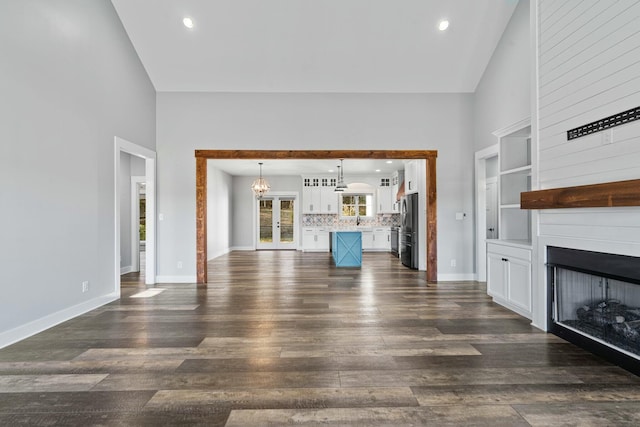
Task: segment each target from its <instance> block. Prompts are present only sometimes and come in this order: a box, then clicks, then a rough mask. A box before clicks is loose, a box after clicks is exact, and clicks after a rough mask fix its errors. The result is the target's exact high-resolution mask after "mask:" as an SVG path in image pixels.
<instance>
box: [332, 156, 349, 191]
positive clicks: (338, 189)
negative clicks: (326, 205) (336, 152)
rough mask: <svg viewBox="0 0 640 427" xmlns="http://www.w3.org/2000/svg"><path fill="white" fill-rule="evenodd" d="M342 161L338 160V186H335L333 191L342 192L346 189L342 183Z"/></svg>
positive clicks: (345, 185)
mask: <svg viewBox="0 0 640 427" xmlns="http://www.w3.org/2000/svg"><path fill="white" fill-rule="evenodd" d="M343 161H344V159H340V166H338V184H337V185H336V190H335V191H338V192H339V191H344V190H346V189H347V184H345V183H344V166H343V163H342V162H343Z"/></svg>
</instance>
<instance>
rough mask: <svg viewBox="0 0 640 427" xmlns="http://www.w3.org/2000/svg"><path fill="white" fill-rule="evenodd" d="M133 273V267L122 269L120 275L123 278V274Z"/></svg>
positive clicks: (128, 266)
mask: <svg viewBox="0 0 640 427" xmlns="http://www.w3.org/2000/svg"><path fill="white" fill-rule="evenodd" d="M132 272H133V266H131V265H127V266H124V267H120V275H121V276H122V275H123V274H127V273H132Z"/></svg>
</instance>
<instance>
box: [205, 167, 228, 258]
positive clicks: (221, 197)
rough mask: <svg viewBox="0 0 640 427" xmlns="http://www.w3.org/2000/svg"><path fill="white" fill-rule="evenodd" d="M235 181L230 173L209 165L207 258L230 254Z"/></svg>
mask: <svg viewBox="0 0 640 427" xmlns="http://www.w3.org/2000/svg"><path fill="white" fill-rule="evenodd" d="M232 182H233V179H232V177H231V175H229V174H228V173H225V172H222V171H221V170H220V169H218V168H216V167H214V166H212V165H211V164H208V165H207V258H208V259H212V258H215V257H218V256H220V255H223V254H225V253H227V252H229V249H230V248H231V230H232V224H233V220H232V217H233V210H232V203H233V200H234V198H235V196H234V192H233V187H232Z"/></svg>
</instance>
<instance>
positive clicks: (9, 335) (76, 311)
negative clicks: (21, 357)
mask: <svg viewBox="0 0 640 427" xmlns="http://www.w3.org/2000/svg"><path fill="white" fill-rule="evenodd" d="M118 298H120V296H119V295H118V294H117V293H115V292H114V293H111V294H108V295H103V296H101V297H97V298H93V299H90V300H89V301H85V302H81V303H80V304H76V305H74V306H71V307H69V308H65V309H62V310H60V311H56V312H55V313H52V314H49V315H47V316H44V317H41V318H39V319H36V320H34V321H31V322H29V323H26V324H24V325H21V326H18V327H17V328H13V329H10V330H8V331H6V332H2V333H0V348H3V347H6V346H8V345H11V344H13V343H16V342H18V341H21V340H23V339H25V338H28V337H30V336H32V335H35V334H37V333H39V332H42V331H44V330H45V329H49V328H51V327H53V326H55V325H58V324H60V323H62V322H66V321H67V320H69V319H73V318H74V317H77V316H80V315H81V314H84V313H86V312H88V311H91V310H95V309H96V308H98V307H102V306H103V305H105V304H108V303H110V302H112V301H115V300H117V299H118Z"/></svg>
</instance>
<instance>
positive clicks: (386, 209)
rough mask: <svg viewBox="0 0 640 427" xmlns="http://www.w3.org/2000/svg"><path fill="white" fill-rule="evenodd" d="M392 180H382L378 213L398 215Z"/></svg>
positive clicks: (379, 190)
mask: <svg viewBox="0 0 640 427" xmlns="http://www.w3.org/2000/svg"><path fill="white" fill-rule="evenodd" d="M391 181H392V178H387V177H385V178H380V185H379V186H378V208H377V213H379V214H382V213H398V211H396V210H394V209H395V207H396V206H395V205H396V203H395V197H396V195H395V194H394V193H393V187H392V185H391Z"/></svg>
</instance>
